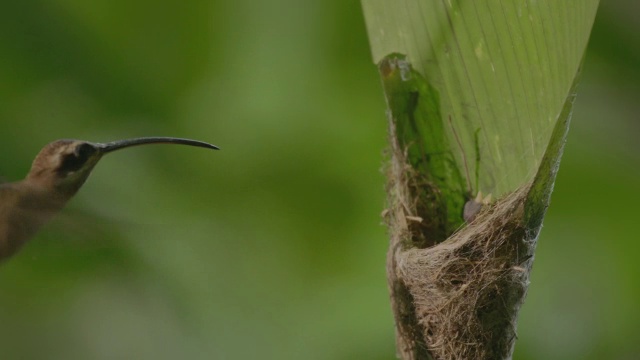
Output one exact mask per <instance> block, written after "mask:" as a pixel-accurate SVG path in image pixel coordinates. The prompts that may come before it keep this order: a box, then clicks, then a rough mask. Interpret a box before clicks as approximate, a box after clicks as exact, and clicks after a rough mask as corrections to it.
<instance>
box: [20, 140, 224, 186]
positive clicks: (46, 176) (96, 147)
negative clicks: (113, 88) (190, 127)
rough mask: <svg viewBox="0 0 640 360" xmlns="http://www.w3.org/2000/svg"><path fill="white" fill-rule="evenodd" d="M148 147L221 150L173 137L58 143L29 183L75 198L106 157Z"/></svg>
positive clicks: (43, 154)
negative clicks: (168, 145)
mask: <svg viewBox="0 0 640 360" xmlns="http://www.w3.org/2000/svg"><path fill="white" fill-rule="evenodd" d="M145 144H182V145H190V146H199V147H205V148H209V149H214V150H217V149H218V147H217V146H215V145H211V144H208V143H205V142H202V141H196V140H190V139H180V138H170V137H146V138H136V139H129V140H120V141H114V142H110V143H104V144H101V143H91V142H88V141H81V140H68V139H65V140H57V141H54V142H52V143H50V144H48V145H46V146H45V147H44V148H43V149H42V150H40V153H38V155H37V156H36V158H35V159H34V160H33V164H32V165H31V170H30V171H29V174H28V175H27V178H26V180H27V181H28V182H29V183H30V184H32V185H35V186H38V187H39V188H41V189H42V190H44V191H52V192H56V193H57V194H60V195H62V196H64V197H71V196H73V195H74V194H75V193H76V192H77V191H78V190H79V189H80V187H81V186H82V185H83V184H84V182H85V181H86V180H87V178H88V177H89V174H91V170H93V168H94V166H96V164H97V163H98V161H99V160H100V159H101V158H102V156H104V155H105V154H107V153H109V152H112V151H115V150H119V149H124V148H127V147H131V146H136V145H145Z"/></svg>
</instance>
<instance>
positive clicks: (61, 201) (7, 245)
mask: <svg viewBox="0 0 640 360" xmlns="http://www.w3.org/2000/svg"><path fill="white" fill-rule="evenodd" d="M146 144H180V145H189V146H198V147H203V148H208V149H213V150H219V148H218V147H217V146H215V145H211V144H209V143H206V142H203V141H197V140H191V139H181V138H173V137H142V138H135V139H127V140H119V141H113V142H108V143H92V142H88V141H82V140H72V139H63V140H56V141H54V142H52V143H50V144H48V145H46V146H45V147H44V148H43V149H42V150H40V152H39V153H38V155H37V156H36V158H35V159H34V160H33V164H32V165H31V170H30V171H29V173H28V174H27V176H26V177H25V178H24V179H23V180H21V181H17V182H12V183H2V184H0V262H2V261H3V260H5V259H8V258H9V257H11V256H12V255H14V254H15V253H16V252H17V251H18V250H20V248H21V247H22V246H23V245H24V244H25V243H26V242H27V241H28V240H29V239H30V238H31V237H32V236H34V235H35V234H36V232H37V231H38V230H39V229H40V228H41V227H42V226H43V225H44V224H45V223H47V222H48V221H49V220H50V219H51V218H52V217H53V216H54V215H55V214H56V213H58V212H59V211H60V210H61V209H62V208H63V207H64V206H65V204H66V203H67V202H68V201H69V200H70V199H71V198H72V197H73V195H75V194H76V192H78V190H79V189H80V187H82V185H83V184H84V183H85V181H86V180H87V178H88V177H89V175H90V174H91V170H93V168H94V167H95V166H96V164H97V163H98V161H99V160H100V159H101V158H102V157H103V156H104V155H105V154H108V153H111V152H113V151H116V150H120V149H125V148H128V147H131V146H137V145H146Z"/></svg>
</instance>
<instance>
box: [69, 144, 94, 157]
mask: <svg viewBox="0 0 640 360" xmlns="http://www.w3.org/2000/svg"><path fill="white" fill-rule="evenodd" d="M74 152H75V155H76V157H77V158H78V159H80V160H83V161H87V159H88V158H89V156H91V155H93V154H94V153H95V152H96V148H95V147H94V146H93V145H89V144H87V143H83V144H80V145H78V146H76V149H75V151H74Z"/></svg>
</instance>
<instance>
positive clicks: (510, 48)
mask: <svg viewBox="0 0 640 360" xmlns="http://www.w3.org/2000/svg"><path fill="white" fill-rule="evenodd" d="M362 5H363V9H364V14H365V19H366V22H367V28H368V32H369V37H370V43H371V49H372V53H373V58H374V61H375V62H376V63H380V62H381V61H382V60H383V59H385V58H386V59H389V56H391V57H395V58H398V56H397V54H403V55H406V61H407V65H405V66H406V67H411V68H412V70H411V71H410V72H414V73H415V74H416V75H415V76H413V77H412V80H410V82H411V83H410V84H408V85H406V86H409V87H414V88H416V89H417V90H416V89H414V90H411V91H414V92H415V91H417V92H418V93H419V94H420V96H419V97H418V98H417V99H414V100H413V101H414V102H416V103H417V104H415V105H413V106H414V107H415V109H414V110H415V114H413V115H403V116H407V117H413V118H414V119H415V120H417V123H418V124H414V125H413V126H414V129H417V130H418V131H417V134H419V135H418V138H420V140H418V139H413V140H411V141H406V143H407V144H409V143H412V141H413V142H414V143H415V144H421V145H420V146H422V147H423V148H424V150H426V151H427V153H437V152H443V153H444V152H446V153H448V154H450V155H442V156H441V159H440V160H439V161H438V162H436V164H433V168H432V169H431V170H432V175H431V176H434V177H436V178H439V179H440V180H439V181H438V182H443V183H447V184H449V185H447V188H448V189H445V190H444V191H445V192H447V191H454V192H457V193H460V194H461V196H462V194H464V193H466V191H465V189H466V188H470V189H469V190H470V192H471V193H472V194H471V195H475V193H477V192H478V191H482V192H483V193H485V194H488V193H491V194H493V196H494V197H501V196H503V195H505V194H506V193H508V192H511V191H513V190H515V189H517V188H518V187H520V186H521V185H523V184H525V183H528V182H530V181H532V179H533V177H534V175H535V174H536V172H537V170H538V167H539V166H540V164H541V161H542V157H543V155H544V152H545V149H546V148H547V145H548V144H549V140H550V138H551V134H552V132H553V129H554V127H555V125H556V122H557V121H558V119H559V118H560V116H561V114H564V115H567V116H568V115H569V113H570V112H568V111H565V112H564V113H563V108H564V105H565V103H567V100H568V98H569V97H571V96H572V88H573V84H574V80H575V78H576V75H577V73H578V70H579V67H580V64H581V61H582V57H583V54H584V51H585V48H586V46H587V42H588V39H589V34H590V31H591V26H592V23H593V20H594V17H595V13H596V9H597V6H598V1H597V0H572V1H524V0H520V1H502V2H498V1H486V0H485V1H454V0H450V1H428V0H397V1H395V0H394V1H388V0H362ZM392 54H396V55H392ZM418 75H419V76H420V77H418ZM383 79H384V76H383ZM416 79H422V80H416ZM387 80H388V79H387ZM385 81H386V80H384V81H383V82H385ZM417 82H420V83H421V84H417ZM390 87H393V86H391V85H390V84H387V83H386V82H385V91H386V95H387V100H388V102H389V103H390V109H391V111H392V113H393V112H394V109H393V104H397V103H401V102H403V101H404V102H406V103H407V104H410V102H411V100H410V98H405V99H404V100H398V99H396V98H395V97H397V96H400V97H410V96H414V95H410V94H409V93H410V92H409V93H403V94H402V95H399V93H398V92H396V93H395V95H394V93H393V92H390V90H389V89H390ZM396 88H397V86H396ZM395 114H396V115H397V114H398V113H397V112H396V113H395ZM449 119H450V120H449ZM402 126H404V125H402ZM402 126H400V127H402ZM431 131H433V132H431ZM405 140H407V139H405ZM409 152H410V153H411V152H412V151H409ZM411 157H415V154H414V155H411ZM447 164H455V166H456V167H457V170H456V171H451V169H449V168H448V167H449V165H447ZM441 171H442V172H441ZM433 172H435V173H433ZM460 176H462V177H463V180H462V183H461V181H460ZM454 203H455V204H454V205H453V206H454V207H453V208H449V213H459V212H461V205H460V204H461V203H463V200H459V199H457V200H455V201H454ZM459 222H460V221H458V223H459ZM455 223H456V222H455V221H449V224H450V226H453V225H454V224H455Z"/></svg>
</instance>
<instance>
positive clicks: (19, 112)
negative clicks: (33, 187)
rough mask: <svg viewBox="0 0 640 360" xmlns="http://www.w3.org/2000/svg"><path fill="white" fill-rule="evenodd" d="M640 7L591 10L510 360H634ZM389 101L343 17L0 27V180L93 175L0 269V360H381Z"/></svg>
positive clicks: (134, 12)
mask: <svg viewBox="0 0 640 360" xmlns="http://www.w3.org/2000/svg"><path fill="white" fill-rule="evenodd" d="M639 12H640V5H639V4H638V2H636V1H633V0H627V1H625V0H609V1H603V3H602V4H601V8H600V11H599V14H598V16H597V19H596V23H595V27H594V29H593V34H592V41H591V44H590V48H589V52H588V56H587V62H586V66H585V71H584V74H583V80H582V84H581V86H580V89H579V96H578V100H577V103H576V105H575V111H574V117H573V123H572V129H571V133H570V136H569V142H568V145H567V148H566V152H565V155H564V159H563V163H562V167H561V170H560V173H559V176H558V179H557V183H556V188H555V193H554V195H553V199H552V205H551V207H550V209H549V212H548V214H547V218H546V220H545V227H544V229H543V231H542V234H541V237H540V242H539V246H538V252H537V256H536V262H535V266H534V272H533V278H532V284H531V287H530V289H529V296H528V298H527V302H526V304H525V305H524V307H523V309H522V312H521V317H520V321H519V324H518V329H519V341H518V342H517V345H516V353H515V359H637V358H640V333H639V332H638V331H637V330H638V325H639V324H640V311H639V310H638V304H639V303H640V286H639V284H640V280H638V279H640V258H639V257H638V254H639V253H640V241H639V240H640V236H639V235H638V226H637V224H638V221H639V220H638V218H639V216H638V215H640V211H639V210H638V204H640V190H639V187H638V186H639V185H640V170H639V169H640V145H639V142H638V140H637V139H638V135H639V134H640V122H638V115H637V114H639V113H640V101H638V99H639V95H640V85H639V83H640V66H638V65H640V37H639V35H638V34H640V23H638V21H637V14H638V13H639ZM384 112H385V104H384V99H383V96H382V90H381V86H380V82H379V78H378V75H377V71H376V68H375V67H374V65H373V64H372V62H371V59H370V54H369V48H368V42H367V35H366V32H365V26H364V21H363V17H362V13H361V9H360V4H359V3H358V2H356V1H340V0H325V1H304V2H300V1H293V0H272V1H249V0H240V1H219V0H218V1H188V2H182V1H178V0H159V1H148V0H134V1H124V0H95V1H84V0H32V1H22V2H21V1H3V2H2V9H1V10H0V125H1V126H0V174H1V175H2V176H3V177H4V178H5V179H8V180H17V179H20V178H22V177H23V176H24V175H25V173H26V172H27V171H28V170H29V167H30V163H31V161H32V159H33V157H34V156H35V155H36V153H37V152H38V151H39V150H40V148H41V147H42V146H43V145H45V144H46V143H48V142H50V141H52V140H54V139H58V138H77V139H84V140H90V141H110V140H115V139H121V138H129V137H135V136H150V135H159V136H180V137H191V138H196V139H200V140H205V141H210V142H212V143H214V144H217V145H219V146H220V147H221V148H222V150H221V151H219V152H210V151H207V150H204V149H197V148H189V147H177V146H159V145H158V146H153V147H151V146H150V147H145V148H142V147H140V148H134V149H130V150H124V151H122V152H119V153H113V154H111V155H109V156H108V157H105V158H104V159H103V160H102V161H101V163H100V164H98V166H97V167H96V169H95V170H94V173H93V175H92V176H91V178H90V179H89V181H88V182H87V184H86V185H85V186H84V187H83V189H82V190H81V191H80V193H79V194H78V195H77V196H76V198H75V199H74V200H73V201H72V202H71V204H70V205H69V207H68V208H67V209H66V210H65V211H64V213H63V214H62V215H61V216H59V217H58V218H57V219H56V220H55V221H54V222H53V223H52V224H50V225H49V226H47V227H46V228H45V229H44V230H43V231H42V232H41V233H40V234H39V235H38V236H37V237H36V238H35V239H33V241H32V242H31V243H30V244H28V246H27V247H26V248H25V249H24V250H23V251H22V252H21V253H20V254H19V255H18V256H16V257H15V258H13V259H12V260H10V261H9V262H6V263H4V264H2V265H0V351H1V354H0V358H2V359H176V358H185V359H345V360H347V359H394V358H395V357H394V330H393V320H392V316H391V310H390V306H389V300H388V295H387V289H386V280H385V270H384V261H385V252H386V246H387V238H386V234H385V228H384V227H383V226H382V225H381V219H380V212H381V211H382V209H383V208H384V197H385V194H384V177H383V175H382V174H381V172H380V168H381V165H382V163H383V159H384V155H383V149H384V147H385V140H386V139H385V137H386V120H385V113H384Z"/></svg>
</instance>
